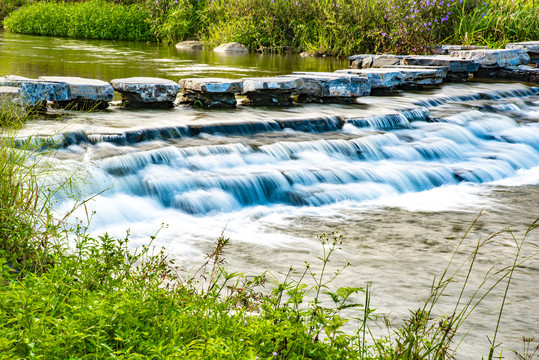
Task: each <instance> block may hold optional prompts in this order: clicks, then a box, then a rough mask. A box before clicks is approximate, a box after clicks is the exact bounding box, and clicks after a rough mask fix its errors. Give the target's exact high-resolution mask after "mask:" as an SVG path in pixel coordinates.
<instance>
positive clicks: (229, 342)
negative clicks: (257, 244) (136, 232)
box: [0, 104, 537, 359]
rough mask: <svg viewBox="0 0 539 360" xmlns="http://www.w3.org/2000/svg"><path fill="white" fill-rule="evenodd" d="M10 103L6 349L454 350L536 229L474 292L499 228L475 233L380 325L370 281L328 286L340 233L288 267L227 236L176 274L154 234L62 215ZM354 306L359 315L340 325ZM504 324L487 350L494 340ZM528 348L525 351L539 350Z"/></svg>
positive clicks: (1, 162)
mask: <svg viewBox="0 0 539 360" xmlns="http://www.w3.org/2000/svg"><path fill="white" fill-rule="evenodd" d="M10 108H11V106H8V105H5V104H3V105H2V104H0V113H2V114H5V115H2V116H3V117H2V119H3V120H5V121H7V120H9V121H8V122H5V121H4V122H3V123H2V137H0V139H1V140H0V197H1V199H0V200H1V203H0V323H1V324H2V326H1V327H0V358H2V359H4V358H5V359H15V358H26V359H28V358H46V359H60V358H66V356H69V358H70V359H83V358H92V359H109V358H119V359H127V358H129V359H142V358H151V359H164V358H167V359H201V358H208V359H257V358H258V359H357V358H361V359H449V358H451V356H452V355H453V354H454V351H455V350H456V348H457V347H458V343H455V342H454V340H455V339H456V337H457V336H459V331H460V330H461V328H462V325H463V324H464V322H465V321H466V319H467V318H468V316H469V315H470V314H471V313H472V312H473V311H474V310H475V309H476V307H477V306H479V305H480V304H481V302H482V300H483V299H484V298H486V297H488V296H492V290H493V289H494V288H495V287H498V286H499V287H502V289H503V287H505V295H503V297H502V298H501V299H500V304H501V310H500V311H499V316H500V317H499V318H498V324H499V323H500V318H501V314H502V311H503V305H504V304H505V302H506V296H507V293H508V290H509V287H510V283H511V279H512V276H513V273H514V271H515V269H517V268H518V267H519V266H520V265H521V264H522V263H523V262H525V261H526V260H527V259H526V258H522V256H521V249H522V247H523V246H524V245H525V240H526V236H527V235H528V233H526V235H525V236H524V238H523V239H522V240H521V241H517V240H516V239H514V240H515V249H516V253H515V257H514V259H512V261H509V262H508V264H507V266H506V267H505V268H504V269H503V270H502V271H500V272H498V273H496V274H492V275H490V276H489V279H491V280H492V282H491V283H492V285H486V281H485V282H483V283H481V284H480V285H479V286H478V287H477V288H476V289H472V291H471V295H469V296H467V295H466V294H469V293H470V292H469V291H468V289H467V288H468V287H469V284H468V278H469V275H470V273H471V272H472V270H473V266H474V262H475V261H476V256H477V254H478V252H479V250H480V249H481V247H482V246H483V245H484V244H486V243H488V242H489V241H491V239H492V237H493V236H497V235H499V234H494V235H492V236H490V237H488V238H487V239H484V240H482V241H480V242H478V244H477V248H476V250H475V251H474V252H472V253H471V254H469V256H468V258H467V259H466V260H465V261H464V262H463V263H461V264H454V263H453V260H451V262H450V263H449V264H448V265H447V268H446V270H445V271H444V273H443V274H442V275H441V276H440V277H439V278H438V279H436V281H435V282H433V286H432V289H431V293H430V296H429V297H428V299H427V300H426V301H425V303H424V304H423V306H421V307H420V308H419V309H416V310H413V311H411V312H410V314H411V315H410V319H408V320H407V321H405V322H404V323H403V325H402V326H400V327H399V328H397V329H395V330H392V334H391V335H389V336H387V337H381V338H375V337H374V336H372V333H371V332H370V328H371V326H372V325H373V324H374V323H375V322H376V321H377V320H376V319H377V314H376V312H375V311H374V309H373V307H372V306H371V304H370V288H369V286H368V285H367V286H365V287H363V288H361V287H343V288H339V289H336V290H332V289H331V282H332V280H333V279H334V278H335V277H336V276H338V275H339V273H340V271H343V270H345V268H346V267H347V265H346V264H343V268H342V269H341V270H339V271H338V272H337V273H331V274H330V273H328V270H327V264H328V262H329V261H330V258H331V256H332V253H333V252H334V251H336V250H337V249H339V247H340V245H341V241H342V237H341V236H340V235H339V234H337V233H335V234H331V235H328V236H326V235H321V236H320V237H319V240H320V242H321V250H322V254H321V256H320V262H321V263H320V264H318V266H311V265H307V266H306V267H305V268H303V269H298V270H299V271H294V270H292V269H290V271H289V272H288V274H285V275H284V276H283V277H281V278H279V277H276V276H273V275H272V274H270V273H264V274H260V275H258V276H246V275H243V274H238V273H230V272H228V271H227V269H226V267H224V266H223V250H224V249H225V248H226V245H227V242H228V240H227V239H226V238H225V237H224V236H221V237H219V239H218V240H217V242H216V245H215V251H214V252H213V253H212V254H209V255H208V258H207V262H206V263H205V264H203V265H202V266H201V268H200V269H199V270H198V271H197V272H196V273H195V274H189V275H186V276H180V275H179V273H178V272H177V267H176V265H175V264H174V262H173V261H172V260H171V259H169V258H168V257H167V255H166V253H165V252H164V251H163V250H159V249H155V248H154V247H152V246H151V242H152V241H153V239H154V237H152V238H151V239H149V241H148V242H149V245H148V246H143V247H142V248H140V249H137V250H136V251H133V249H131V248H130V247H129V234H128V235H126V237H125V238H124V239H113V238H111V237H110V236H108V235H106V234H105V235H102V236H98V237H93V236H90V235H89V234H88V233H87V232H86V229H85V228H84V227H82V226H81V225H80V224H78V225H75V226H74V227H70V225H69V224H67V223H66V222H65V221H64V220H63V219H55V218H54V217H53V215H52V211H51V205H52V204H51V201H50V199H51V196H50V189H47V191H44V190H45V189H43V188H41V187H40V186H39V184H40V183H41V182H40V179H39V177H38V174H42V173H43V168H44V164H43V161H39V154H37V153H36V152H35V151H34V150H33V148H32V147H31V145H30V143H28V144H26V145H24V144H23V145H22V146H21V143H20V142H18V143H17V144H18V146H17V147H14V146H13V144H14V142H13V140H12V139H13V134H12V135H11V136H10V133H9V131H8V130H7V126H8V125H9V124H12V123H15V124H17V123H20V122H24V121H25V120H26V117H25V116H26V115H25V113H24V112H23V113H21V112H13V111H12V110H10ZM14 117H15V118H14ZM472 226H473V224H472ZM536 226H537V223H534V224H532V226H531V227H530V229H529V230H528V232H529V231H531V230H533V229H534V228H535V227H536ZM465 237H466V235H465V236H464V237H463V240H464V239H465ZM460 244H462V241H461V243H460ZM460 244H459V245H458V247H457V249H456V250H455V254H456V253H457V251H459V247H460ZM312 265H315V264H312ZM314 268H317V269H318V270H316V271H315V270H314ZM459 272H462V273H463V275H464V276H462V277H461V278H463V279H464V280H463V281H462V282H461V290H460V292H459V293H458V296H457V297H456V298H455V306H454V310H453V312H451V313H449V314H445V315H442V316H439V315H435V314H436V313H437V311H438V310H437V308H436V304H437V302H438V300H439V299H440V297H441V296H443V295H444V293H445V292H446V289H447V287H448V286H449V285H450V284H451V283H453V282H454V281H455V280H456V279H457V274H458V273H459ZM350 320H353V321H354V323H357V324H358V325H357V326H355V330H351V331H346V332H345V331H344V325H345V324H346V323H347V322H348V321H350ZM496 334H497V329H496V330H494V331H493V338H492V346H491V350H490V353H489V355H488V358H489V359H492V358H494V356H495V355H496V354H495V353H496V352H497V349H496V346H497V345H498V344H497V343H496ZM528 351H529V352H528V353H524V354H521V355H519V356H520V358H522V359H527V358H531V357H533V356H534V349H528ZM529 356H531V357H529Z"/></svg>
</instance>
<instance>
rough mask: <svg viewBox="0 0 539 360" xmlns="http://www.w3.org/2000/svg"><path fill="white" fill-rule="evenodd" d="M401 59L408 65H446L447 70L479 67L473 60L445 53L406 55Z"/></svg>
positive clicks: (453, 70)
mask: <svg viewBox="0 0 539 360" xmlns="http://www.w3.org/2000/svg"><path fill="white" fill-rule="evenodd" d="M402 59H403V60H404V61H405V63H406V64H408V65H418V66H435V67H440V66H441V67H446V68H448V71H449V72H465V73H470V72H474V71H477V69H479V64H478V63H476V62H475V61H473V60H468V59H461V58H456V57H451V56H447V55H422V56H419V55H406V56H403V57H402Z"/></svg>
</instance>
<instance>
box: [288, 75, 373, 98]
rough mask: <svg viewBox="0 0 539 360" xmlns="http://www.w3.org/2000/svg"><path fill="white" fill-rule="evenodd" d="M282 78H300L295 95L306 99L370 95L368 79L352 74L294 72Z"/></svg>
mask: <svg viewBox="0 0 539 360" xmlns="http://www.w3.org/2000/svg"><path fill="white" fill-rule="evenodd" d="M284 77H297V78H300V79H301V80H302V81H303V86H302V87H301V88H300V89H298V90H296V92H295V94H298V95H304V96H305V97H306V98H328V99H329V98H333V97H334V98H356V97H360V96H367V95H369V94H370V93H371V83H370V81H369V79H367V78H366V77H362V76H359V75H354V74H337V73H325V72H294V73H293V74H292V75H285V76H284Z"/></svg>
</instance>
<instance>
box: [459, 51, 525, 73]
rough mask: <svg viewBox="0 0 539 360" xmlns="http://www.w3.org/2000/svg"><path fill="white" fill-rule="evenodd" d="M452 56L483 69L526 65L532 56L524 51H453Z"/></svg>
mask: <svg viewBox="0 0 539 360" xmlns="http://www.w3.org/2000/svg"><path fill="white" fill-rule="evenodd" d="M450 56H452V57H457V58H461V59H467V60H473V61H475V62H477V63H478V64H479V67H480V68H482V69H492V68H502V67H506V66H518V65H525V64H528V63H529V62H530V56H529V55H528V53H526V51H525V50H523V49H496V50H492V49H487V50H464V51H453V52H451V54H450Z"/></svg>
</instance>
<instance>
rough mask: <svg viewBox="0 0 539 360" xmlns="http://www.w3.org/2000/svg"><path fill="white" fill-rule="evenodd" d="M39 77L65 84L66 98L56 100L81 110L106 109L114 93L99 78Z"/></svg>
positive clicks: (109, 86) (107, 84)
mask: <svg viewBox="0 0 539 360" xmlns="http://www.w3.org/2000/svg"><path fill="white" fill-rule="evenodd" d="M39 79H40V80H44V81H48V82H57V83H65V84H67V86H68V89H69V96H68V99H67V100H66V101H56V103H57V104H58V105H59V106H60V107H68V108H70V109H82V110H92V109H106V108H107V107H108V106H109V104H108V102H109V101H112V97H113V95H114V90H113V89H112V86H111V85H110V84H109V83H107V82H105V81H101V80H95V79H85V78H80V77H68V76H40V77H39Z"/></svg>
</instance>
